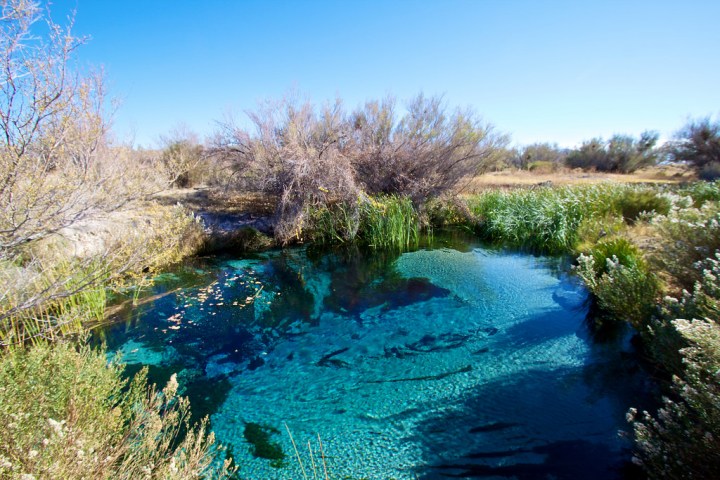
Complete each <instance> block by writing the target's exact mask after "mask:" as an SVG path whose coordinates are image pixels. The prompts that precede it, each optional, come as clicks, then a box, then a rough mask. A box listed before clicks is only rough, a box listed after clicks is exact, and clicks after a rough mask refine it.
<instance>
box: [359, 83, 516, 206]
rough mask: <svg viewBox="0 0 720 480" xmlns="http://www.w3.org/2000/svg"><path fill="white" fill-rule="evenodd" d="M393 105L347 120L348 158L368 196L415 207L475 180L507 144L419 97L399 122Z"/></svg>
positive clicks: (470, 115)
mask: <svg viewBox="0 0 720 480" xmlns="http://www.w3.org/2000/svg"><path fill="white" fill-rule="evenodd" d="M395 110H396V108H395V101H394V100H393V99H389V98H388V99H385V100H383V101H382V102H368V103H367V104H366V105H365V106H364V108H362V109H360V110H358V111H356V112H355V113H354V114H353V115H352V116H351V119H350V121H351V124H352V127H353V135H352V136H351V141H350V142H348V145H347V150H349V152H348V156H349V157H350V158H352V164H353V166H354V167H355V169H356V171H357V174H358V181H360V182H362V184H363V185H364V187H365V189H366V191H367V192H368V193H371V194H375V193H386V194H402V195H408V196H410V197H411V198H413V200H414V201H415V202H416V203H419V202H421V201H424V200H426V199H428V198H430V197H434V196H437V195H440V194H442V193H445V192H449V191H453V190H455V189H458V188H459V187H462V186H463V182H464V181H466V180H468V179H470V178H471V177H473V176H475V175H476V174H478V173H479V172H480V171H481V170H482V169H483V167H484V166H486V165H487V164H488V163H489V161H490V160H491V159H492V158H493V156H494V154H496V152H497V150H498V149H499V147H501V146H504V145H505V143H506V142H507V139H506V138H505V137H504V136H502V135H497V134H495V133H494V132H493V130H492V127H491V126H490V125H487V124H484V123H483V122H482V121H481V120H480V119H479V118H478V117H477V115H476V114H475V113H474V112H472V111H471V110H459V109H458V110H455V111H453V112H448V109H447V107H446V105H445V104H444V102H443V101H442V99H441V98H440V97H429V98H428V97H425V96H424V95H422V94H420V95H418V96H417V97H415V98H414V99H412V100H411V101H410V102H409V103H408V105H407V113H406V114H405V115H404V116H403V117H402V118H401V119H400V120H399V121H398V120H396V116H395Z"/></svg>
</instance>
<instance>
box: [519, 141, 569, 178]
mask: <svg viewBox="0 0 720 480" xmlns="http://www.w3.org/2000/svg"><path fill="white" fill-rule="evenodd" d="M566 156H567V150H566V149H562V148H560V147H559V146H558V145H557V144H550V143H533V144H531V145H525V146H524V147H522V148H520V149H519V150H516V151H515V152H514V155H513V156H512V157H511V163H512V165H513V166H514V167H516V168H521V169H529V170H533V166H534V169H536V170H537V169H538V168H539V167H541V166H542V167H543V168H547V169H548V170H550V171H555V170H557V168H559V167H562V166H564V165H565V157H566Z"/></svg>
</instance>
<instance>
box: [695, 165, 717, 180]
mask: <svg viewBox="0 0 720 480" xmlns="http://www.w3.org/2000/svg"><path fill="white" fill-rule="evenodd" d="M698 176H699V177H700V178H701V179H702V180H707V181H713V180H717V179H718V178H720V162H710V163H708V164H707V165H703V166H702V168H700V171H699V172H698Z"/></svg>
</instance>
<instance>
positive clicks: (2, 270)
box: [0, 0, 149, 345]
mask: <svg viewBox="0 0 720 480" xmlns="http://www.w3.org/2000/svg"><path fill="white" fill-rule="evenodd" d="M71 29H72V20H71V21H70V22H69V24H68V25H67V26H61V25H59V24H57V23H55V22H53V21H52V19H50V18H49V15H48V14H46V12H45V10H43V9H42V8H41V7H40V5H39V4H38V3H36V2H33V1H29V0H0V340H1V341H0V345H2V344H7V343H8V342H11V343H22V342H24V341H26V340H28V339H30V338H37V337H41V338H54V337H55V335H56V334H57V333H58V332H60V331H63V330H64V329H65V327H66V326H67V325H68V324H72V325H77V324H78V322H77V320H78V318H79V316H80V313H79V312H78V311H73V312H72V313H71V314H70V315H63V314H62V311H63V308H62V307H61V304H62V302H63V301H64V300H66V299H69V298H72V297H74V296H76V295H78V294H79V293H81V292H83V291H87V290H88V289H91V287H94V286H97V285H98V284H99V283H100V282H102V281H106V280H107V279H108V278H112V277H117V276H118V275H120V274H122V273H123V272H126V271H127V270H129V269H131V268H134V267H137V266H138V265H139V264H141V263H143V262H145V261H146V260H147V257H146V255H147V251H148V250H147V249H148V248H149V246H147V245H135V246H132V247H131V246H129V245H130V242H129V241H128V244H127V245H126V247H127V248H125V249H123V248H119V247H118V246H117V245H114V246H113V248H112V249H111V248H107V249H106V250H105V251H103V252H100V253H98V254H97V255H93V256H89V257H87V258H72V257H71V255H69V254H68V253H67V252H62V254H58V255H57V257H55V258H50V257H52V254H51V250H52V248H51V247H54V248H57V246H56V245H57V244H58V243H60V242H55V243H54V244H53V243H52V242H51V241H50V240H51V238H50V237H52V239H55V238H57V235H56V234H58V233H59V232H62V231H64V229H67V228H69V227H74V226H78V225H79V224H81V223H82V222H83V221H88V220H90V219H94V218H100V217H107V215H108V214H109V213H111V212H114V211H116V210H118V209H120V208H121V207H123V206H125V205H126V204H128V202H130V201H131V200H133V199H136V198H140V197H142V196H143V195H145V194H146V193H147V191H148V189H147V188H146V187H147V186H148V185H149V183H148V179H147V178H146V176H145V175H144V172H142V171H140V170H139V169H137V168H133V167H130V166H128V165H127V164H124V163H122V162H120V161H118V160H121V158H120V157H116V156H115V155H114V154H113V152H112V149H111V148H110V147H109V145H108V142H107V132H108V123H107V121H106V115H105V108H106V105H105V104H106V102H105V90H104V86H103V77H102V75H99V74H96V73H90V74H87V75H81V74H79V73H78V72H73V71H71V69H70V63H71V60H72V58H73V55H74V54H75V51H76V49H77V48H78V47H79V46H80V45H82V44H83V39H82V38H79V37H76V36H75V35H74V34H73V33H72V30H71ZM41 241H42V242H41ZM43 242H44V243H43ZM40 245H42V248H41V247H40ZM38 251H42V255H39V254H38Z"/></svg>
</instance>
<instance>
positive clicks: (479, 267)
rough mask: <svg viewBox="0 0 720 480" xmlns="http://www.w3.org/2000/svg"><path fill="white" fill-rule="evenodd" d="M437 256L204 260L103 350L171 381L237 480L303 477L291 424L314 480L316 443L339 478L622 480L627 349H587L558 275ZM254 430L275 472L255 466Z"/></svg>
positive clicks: (301, 252)
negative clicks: (275, 451)
mask: <svg viewBox="0 0 720 480" xmlns="http://www.w3.org/2000/svg"><path fill="white" fill-rule="evenodd" d="M435 244H436V245H435V248H432V249H421V250H417V251H413V252H408V253H403V254H399V253H381V252H366V251H362V250H357V249H355V250H343V251H335V252H327V251H325V252H322V251H320V252H318V251H313V250H308V249H303V248H295V249H289V250H283V251H270V252H266V253H263V254H259V255H255V256H253V257H249V258H243V259H238V258H229V257H214V258H207V259H197V260H196V261H195V262H194V263H192V264H190V263H189V264H187V265H185V266H184V267H182V268H179V269H178V270H177V271H175V272H173V273H168V274H165V275H163V276H162V277H161V278H159V279H158V281H157V284H156V286H155V287H154V290H153V291H152V292H148V295H154V296H155V297H154V300H153V301H149V302H147V303H145V304H144V305H141V306H139V307H136V308H134V309H132V308H128V309H126V310H125V311H123V312H122V314H121V318H122V321H121V322H119V323H116V324H114V325H112V326H110V327H108V328H106V329H105V330H103V331H101V332H97V338H98V340H100V339H102V340H104V341H106V342H107V344H108V348H109V349H110V350H111V351H120V352H122V355H123V358H124V361H125V362H126V363H128V367H129V371H131V372H132V371H136V370H137V369H139V368H140V367H141V366H142V365H148V366H150V374H151V379H152V380H154V381H157V382H160V383H162V382H164V381H166V380H167V378H168V377H169V376H170V374H171V373H173V372H175V373H177V374H178V380H179V382H180V384H181V389H184V394H186V395H189V396H190V398H191V402H192V405H193V410H194V414H195V415H196V416H197V417H199V416H203V415H211V422H212V428H213V430H214V431H215V433H216V435H217V437H218V439H219V440H220V441H221V442H223V443H225V444H227V445H229V446H230V447H231V448H232V452H233V455H234V457H235V460H236V462H237V463H238V464H239V466H240V471H239V477H240V478H247V479H276V478H277V479H280V478H294V479H297V478H303V473H302V471H301V468H302V467H301V465H300V462H299V461H297V459H295V458H294V456H295V453H294V449H293V446H292V443H291V439H290V436H289V435H288V434H287V432H286V425H287V429H289V431H290V432H292V436H293V438H294V440H295V441H296V443H297V445H298V450H299V451H300V456H301V459H302V464H303V466H304V468H305V469H306V472H307V475H308V477H309V478H313V474H312V462H313V460H314V461H315V462H318V463H316V468H317V469H318V472H319V473H320V472H322V469H323V467H322V466H320V464H321V463H322V462H321V460H320V456H321V453H320V445H319V440H318V437H319V438H320V439H321V441H322V453H323V454H324V456H325V458H326V464H327V468H328V470H329V473H330V476H331V478H334V479H338V478H356V479H359V478H369V479H386V478H396V479H415V478H419V479H433V478H548V479H549V478H568V479H576V478H585V479H589V478H597V479H607V478H625V477H626V475H627V473H626V471H625V465H626V464H627V461H628V459H629V453H628V448H629V447H630V445H629V443H628V442H627V440H623V439H622V438H620V437H619V435H618V430H620V429H623V428H625V424H624V416H625V411H626V410H627V408H628V407H629V406H630V405H635V406H637V405H638V404H637V402H638V398H640V397H642V395H643V392H644V390H645V382H646V379H645V377H644V375H643V374H642V372H641V371H640V370H639V369H638V368H637V363H636V362H635V360H634V359H633V356H632V354H631V353H630V352H629V346H628V345H627V342H626V341H625V340H622V339H616V340H613V341H606V342H603V343H599V342H596V341H594V340H593V339H592V338H591V336H590V335H589V333H588V331H587V328H586V326H585V317H586V315H587V306H586V303H587V302H586V299H587V295H586V292H585V291H584V290H583V288H582V287H581V286H580V285H579V283H578V282H577V281H576V280H575V279H574V278H573V277H572V276H570V275H569V274H568V273H567V264H566V261H565V260H563V259H558V258H545V257H536V256H531V255H527V254H520V253H512V252H506V251H502V250H496V249H491V248H487V247H484V246H482V245H480V244H473V243H472V242H466V241H462V240H458V239H454V240H449V239H443V238H436V241H435ZM250 422H252V423H257V424H260V425H263V427H264V428H265V427H267V428H272V429H274V430H266V431H267V432H269V433H270V438H271V441H272V442H275V443H277V444H279V445H280V446H281V448H282V449H283V451H284V452H285V454H286V455H287V457H286V459H285V460H284V461H282V462H277V461H272V460H268V459H264V458H256V457H255V456H254V455H253V454H252V451H253V449H252V446H251V445H250V444H249V443H248V442H247V441H246V439H245V436H244V431H245V428H246V425H247V424H248V423H250ZM308 442H310V448H311V449H312V451H313V453H314V458H313V459H311V458H310V457H311V454H310V453H309V450H308ZM319 473H318V475H319ZM323 475H324V473H323Z"/></svg>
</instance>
